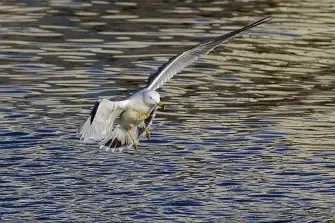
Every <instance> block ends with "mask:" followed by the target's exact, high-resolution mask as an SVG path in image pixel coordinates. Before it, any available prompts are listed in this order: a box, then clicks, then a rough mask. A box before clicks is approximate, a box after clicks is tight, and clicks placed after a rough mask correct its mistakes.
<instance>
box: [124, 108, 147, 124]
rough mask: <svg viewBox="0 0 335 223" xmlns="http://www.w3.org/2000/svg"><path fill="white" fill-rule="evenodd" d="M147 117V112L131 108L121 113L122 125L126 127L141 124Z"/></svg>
mask: <svg viewBox="0 0 335 223" xmlns="http://www.w3.org/2000/svg"><path fill="white" fill-rule="evenodd" d="M146 118H147V115H146V113H140V112H138V111H136V110H133V109H129V110H127V111H124V112H123V113H122V114H121V120H120V125H121V126H122V127H123V128H125V129H131V128H133V127H135V126H138V125H139V124H141V123H142V122H143V121H144V120H145V119H146Z"/></svg>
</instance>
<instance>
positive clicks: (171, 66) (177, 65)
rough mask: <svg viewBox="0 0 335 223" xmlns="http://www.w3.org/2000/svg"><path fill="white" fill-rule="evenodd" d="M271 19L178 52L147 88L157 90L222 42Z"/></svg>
mask: <svg viewBox="0 0 335 223" xmlns="http://www.w3.org/2000/svg"><path fill="white" fill-rule="evenodd" d="M269 20H271V17H270V16H269V17H265V18H263V19H260V20H258V21H256V22H253V23H251V24H249V25H247V26H245V27H243V28H241V29H237V30H234V31H232V32H230V33H227V34H224V35H222V36H218V37H216V38H214V39H210V40H208V41H206V42H204V43H201V44H199V45H197V46H195V47H192V48H191V49H189V50H187V51H185V52H183V53H181V54H178V55H177V56H175V57H173V58H171V59H170V60H169V61H168V62H167V63H165V64H164V65H163V66H162V67H161V68H160V69H159V70H158V71H157V72H156V73H154V74H153V75H150V77H149V78H148V84H147V86H146V88H148V89H149V90H156V89H158V88H160V87H161V86H162V85H163V84H164V83H165V82H167V81H168V80H169V79H171V78H172V77H173V76H174V75H176V74H177V73H179V72H180V71H181V70H182V69H184V68H185V67H187V66H188V65H190V64H192V63H194V62H195V61H196V60H198V59H199V57H201V56H203V55H205V54H208V53H209V52H210V51H212V50H213V49H214V48H216V47H218V46H219V45H220V44H222V43H225V42H227V41H228V40H230V39H231V38H233V37H235V36H236V35H238V34H240V33H242V32H244V31H246V30H248V29H251V28H253V27H255V26H258V25H260V24H263V23H265V22H268V21H269Z"/></svg>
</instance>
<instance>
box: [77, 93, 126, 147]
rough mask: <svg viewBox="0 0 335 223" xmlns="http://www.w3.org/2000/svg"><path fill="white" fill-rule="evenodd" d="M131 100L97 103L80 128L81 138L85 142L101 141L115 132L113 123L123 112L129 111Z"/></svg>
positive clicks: (104, 100) (103, 100)
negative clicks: (128, 106)
mask: <svg viewBox="0 0 335 223" xmlns="http://www.w3.org/2000/svg"><path fill="white" fill-rule="evenodd" d="M128 103H129V100H125V101H109V100H106V99H102V100H101V101H99V102H97V103H96V104H95V106H94V108H93V109H92V111H91V114H90V116H89V117H88V118H87V120H86V122H85V123H84V124H83V125H82V126H81V127H80V130H79V136H80V138H81V139H83V140H84V141H89V140H101V139H103V138H105V137H106V136H107V134H108V133H110V132H111V131H112V130H113V123H114V121H115V119H116V118H117V117H118V116H119V115H120V114H121V112H122V111H124V110H125V109H127V105H128Z"/></svg>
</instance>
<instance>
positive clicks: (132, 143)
mask: <svg viewBox="0 0 335 223" xmlns="http://www.w3.org/2000/svg"><path fill="white" fill-rule="evenodd" d="M270 20H271V17H270V16H268V17H265V18H262V19H260V20H258V21H255V22H253V23H251V24H249V25H247V26H244V27H243V28H240V29H237V30H234V31H232V32H229V33H226V34H224V35H221V36H218V37H216V38H212V39H209V40H208V41H205V42H203V43H200V44H198V45H196V46H194V47H192V48H190V49H188V50H186V51H185V52H183V53H180V54H178V55H176V56H175V57H172V58H171V59H170V60H169V61H168V62H167V63H165V64H164V65H163V66H162V67H160V68H159V69H158V71H157V72H156V73H153V74H151V75H150V76H149V78H148V81H147V84H146V86H145V87H144V88H142V89H140V90H138V91H137V92H135V93H133V94H131V95H130V96H129V97H128V98H127V99H126V100H122V101H110V100H107V99H101V100H100V101H98V102H96V103H95V105H94V107H93V109H92V110H91V113H90V115H89V117H88V118H87V119H86V121H85V122H84V124H83V125H82V126H81V127H80V128H79V137H80V139H82V140H84V141H100V148H101V149H106V150H109V149H112V150H113V151H115V150H119V151H122V150H123V149H124V148H128V147H133V148H134V149H135V150H138V141H139V138H140V137H141V136H142V135H143V134H144V133H145V134H146V137H147V139H148V140H150V131H149V129H148V127H149V126H150V125H151V123H152V120H153V119H154V117H155V113H156V111H157V109H159V108H162V110H165V106H164V105H163V102H162V101H161V100H160V95H159V93H158V92H157V89H159V88H160V87H162V85H163V84H164V83H165V82H167V81H168V80H170V79H171V78H172V77H173V76H174V75H176V74H177V73H179V72H180V71H182V70H183V69H184V68H185V67H187V66H188V65H191V64H192V63H194V62H195V61H196V60H197V59H198V58H199V57H201V56H203V55H205V54H208V53H209V52H211V51H212V50H213V49H215V48H216V47H218V46H219V45H221V44H223V43H226V42H227V41H229V40H230V39H232V38H233V37H235V36H237V35H238V34H240V33H242V32H244V31H246V30H249V29H251V28H253V27H255V26H258V25H261V24H263V23H266V22H268V21H270ZM114 122H118V124H114ZM115 125H116V126H115ZM113 126H115V127H114V128H113Z"/></svg>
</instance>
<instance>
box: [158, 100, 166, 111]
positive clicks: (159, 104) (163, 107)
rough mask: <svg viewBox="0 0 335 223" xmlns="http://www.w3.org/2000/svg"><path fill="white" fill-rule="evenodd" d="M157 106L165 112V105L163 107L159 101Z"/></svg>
mask: <svg viewBox="0 0 335 223" xmlns="http://www.w3.org/2000/svg"><path fill="white" fill-rule="evenodd" d="M157 105H158V106H159V107H161V108H162V109H163V111H165V105H163V103H162V102H161V101H160V102H158V103H157Z"/></svg>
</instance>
